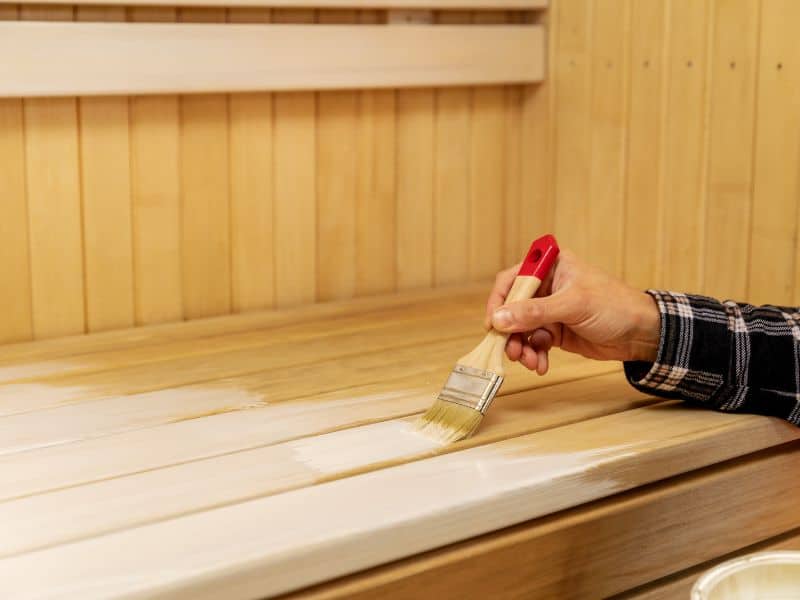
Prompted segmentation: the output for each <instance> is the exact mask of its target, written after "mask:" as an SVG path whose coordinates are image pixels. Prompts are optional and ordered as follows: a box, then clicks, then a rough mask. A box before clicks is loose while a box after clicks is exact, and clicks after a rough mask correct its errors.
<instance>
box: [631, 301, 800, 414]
mask: <svg viewBox="0 0 800 600" xmlns="http://www.w3.org/2000/svg"><path fill="white" fill-rule="evenodd" d="M647 293H648V294H650V295H651V296H652V297H653V298H654V299H655V301H656V303H657V304H658V309H659V311H660V312H661V342H660V345H659V349H658V355H657V357H656V362H654V363H646V362H626V363H625V374H626V376H627V377H628V381H630V383H631V384H632V385H633V386H634V387H636V388H637V389H639V390H641V391H643V392H647V393H649V394H655V395H657V396H664V397H667V398H681V399H683V400H687V401H689V402H693V403H698V404H702V405H704V406H707V407H710V408H714V409H717V410H721V411H728V412H750V413H758V414H762V415H770V416H777V417H782V418H784V419H787V420H789V421H791V422H792V423H794V424H795V425H800V309H798V308H788V307H781V306H769V305H767V306H751V305H749V304H738V303H736V302H731V301H726V302H720V301H719V300H714V299H713V298H707V297H705V296H695V295H689V294H680V293H676V292H665V291H659V290H647Z"/></svg>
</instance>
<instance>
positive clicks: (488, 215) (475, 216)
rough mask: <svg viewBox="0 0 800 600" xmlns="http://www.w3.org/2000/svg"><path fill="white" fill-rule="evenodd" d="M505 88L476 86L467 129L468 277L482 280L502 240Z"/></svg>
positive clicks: (499, 260) (487, 19) (498, 257)
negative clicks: (468, 151) (468, 143)
mask: <svg viewBox="0 0 800 600" xmlns="http://www.w3.org/2000/svg"><path fill="white" fill-rule="evenodd" d="M504 21H505V15H504V14H497V13H491V12H489V13H485V12H481V13H477V14H476V15H475V17H474V19H473V22H474V23H479V24H484V25H486V24H498V23H503V22H504ZM505 114H506V90H505V88H503V87H497V86H489V87H476V88H475V89H474V90H473V92H472V119H471V128H470V170H469V191H470V220H469V223H470V228H469V277H470V279H473V280H480V279H486V278H488V277H491V276H492V275H494V274H495V273H496V272H497V271H498V270H499V269H500V268H501V267H502V266H503V259H504V250H505V242H504V240H503V236H504V232H505V227H504V225H505V206H504V204H505V175H506V173H505V164H506V161H505V158H506V156H505V154H506V150H507V146H506V135H505V126H506V119H505Z"/></svg>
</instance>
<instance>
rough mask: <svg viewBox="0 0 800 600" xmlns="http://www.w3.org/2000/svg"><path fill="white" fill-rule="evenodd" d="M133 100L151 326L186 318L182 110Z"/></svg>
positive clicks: (158, 99)
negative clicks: (181, 221)
mask: <svg viewBox="0 0 800 600" xmlns="http://www.w3.org/2000/svg"><path fill="white" fill-rule="evenodd" d="M136 14H137V13H136V12H135V13H134V18H136ZM130 102H131V104H130V107H131V108H130V116H131V125H130V128H131V134H130V135H131V194H132V197H131V203H132V208H133V212H132V223H133V265H134V281H135V286H134V288H135V312H136V324H137V325H151V324H153V323H161V322H165V321H174V320H178V319H181V318H182V317H183V283H182V275H181V248H180V239H181V238H180V232H181V230H180V227H181V226H180V219H181V214H180V213H181V211H180V206H181V204H180V167H179V156H180V107H179V102H178V98H177V97H176V96H152V97H141V96H139V97H133V98H131V100H130Z"/></svg>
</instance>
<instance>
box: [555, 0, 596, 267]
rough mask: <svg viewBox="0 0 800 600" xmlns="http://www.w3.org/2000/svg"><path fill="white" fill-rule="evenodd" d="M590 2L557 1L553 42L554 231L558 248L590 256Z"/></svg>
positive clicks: (582, 0) (587, 0)
mask: <svg viewBox="0 0 800 600" xmlns="http://www.w3.org/2000/svg"><path fill="white" fill-rule="evenodd" d="M593 8H594V3H593V2H591V0H566V1H564V2H560V6H559V9H558V21H557V22H556V23H554V24H553V25H552V26H553V27H556V28H557V29H558V34H557V37H556V44H557V45H556V47H555V52H556V59H555V60H556V62H555V70H554V71H553V81H552V85H553V86H555V88H556V91H555V94H556V98H557V101H556V103H555V114H554V115H553V118H554V119H555V127H556V130H557V136H558V137H557V138H556V142H555V149H554V152H555V164H554V180H555V181H554V188H553V191H552V193H553V196H554V198H555V221H554V223H555V230H556V233H557V235H558V236H559V240H560V241H561V243H562V245H564V246H566V247H569V248H572V249H573V250H574V251H575V252H577V253H578V254H582V255H586V254H588V252H589V246H588V243H587V240H588V235H589V220H588V215H589V195H590V193H591V192H590V188H589V170H588V169H589V165H590V160H591V159H590V156H591V151H590V136H589V134H590V132H591V125H590V122H589V115H590V102H591V77H592V71H591V51H592V22H593Z"/></svg>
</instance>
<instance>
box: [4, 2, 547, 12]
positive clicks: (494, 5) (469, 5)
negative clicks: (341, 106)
mask: <svg viewBox="0 0 800 600" xmlns="http://www.w3.org/2000/svg"><path fill="white" fill-rule="evenodd" d="M83 3H84V1H83V0H78V1H77V2H76V1H75V0H44V1H42V0H22V1H21V2H19V4H22V5H46V4H55V5H57V4H83ZM87 3H89V4H91V2H87ZM106 4H124V5H126V6H136V5H149V4H151V0H106ZM226 4H227V5H230V6H236V7H239V6H244V7H247V6H274V7H276V8H281V9H285V8H333V9H336V8H344V9H353V8H443V9H454V8H464V9H495V10H497V9H503V8H507V9H513V10H534V9H540V8H545V7H546V6H547V5H548V2H547V0H499V1H498V0H227V2H226ZM172 5H174V6H183V5H189V6H203V5H209V6H214V7H216V6H219V0H173V2H172Z"/></svg>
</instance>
